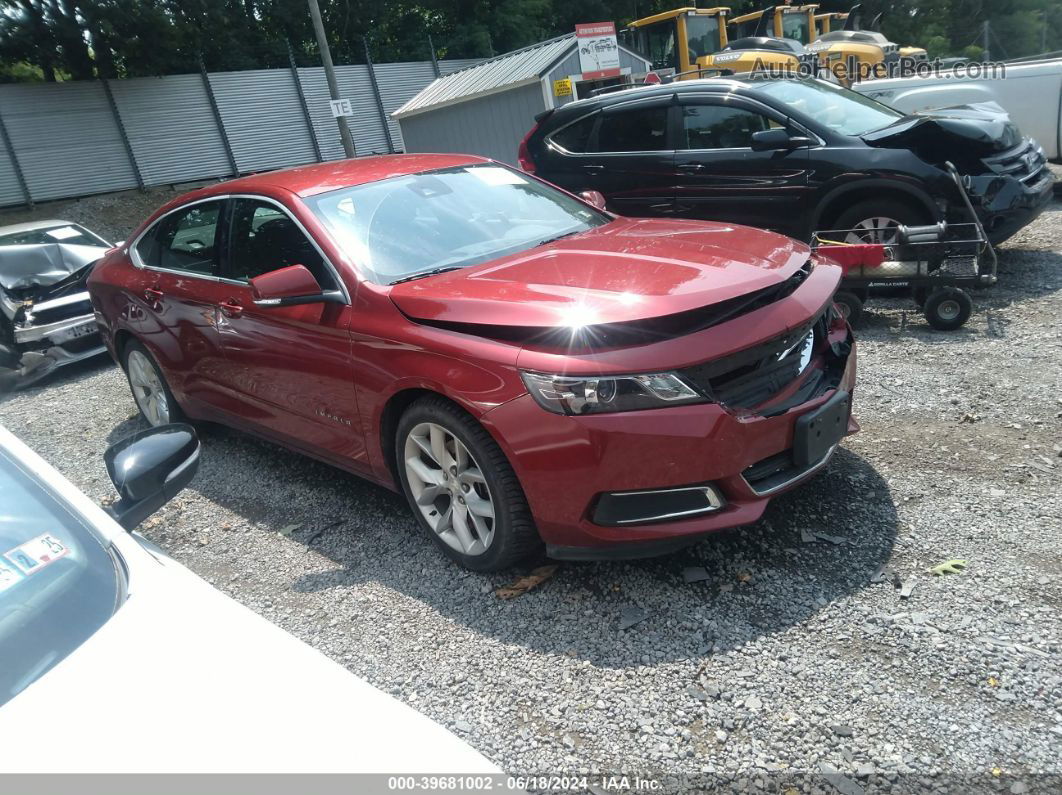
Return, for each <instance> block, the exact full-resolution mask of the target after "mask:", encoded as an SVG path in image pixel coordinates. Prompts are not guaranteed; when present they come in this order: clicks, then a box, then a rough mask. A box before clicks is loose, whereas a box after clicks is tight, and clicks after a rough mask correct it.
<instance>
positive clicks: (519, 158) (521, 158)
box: [509, 122, 538, 174]
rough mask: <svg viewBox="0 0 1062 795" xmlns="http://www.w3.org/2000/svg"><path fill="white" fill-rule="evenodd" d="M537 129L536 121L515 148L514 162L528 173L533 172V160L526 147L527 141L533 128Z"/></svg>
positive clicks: (532, 132) (532, 133) (533, 132)
mask: <svg viewBox="0 0 1062 795" xmlns="http://www.w3.org/2000/svg"><path fill="white" fill-rule="evenodd" d="M537 129H538V122H535V126H534V127H532V128H531V129H530V130H528V131H527V135H525V136H524V140H522V141H521V142H520V148H519V149H517V150H516V162H517V163H519V164H520V168H521V169H523V170H524V171H526V172H527V173H528V174H534V173H535V162H534V161H533V160H532V159H531V153H530V152H529V151H528V149H527V141H528V139H529V138H530V137H531V136H532V135H534V134H535V130H537ZM509 151H512V150H509Z"/></svg>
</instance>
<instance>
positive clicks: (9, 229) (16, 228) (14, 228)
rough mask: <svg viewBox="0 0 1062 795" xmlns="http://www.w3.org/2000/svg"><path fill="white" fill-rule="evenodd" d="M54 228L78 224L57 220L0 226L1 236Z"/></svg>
mask: <svg viewBox="0 0 1062 795" xmlns="http://www.w3.org/2000/svg"><path fill="white" fill-rule="evenodd" d="M53 226H77V224H75V223H74V222H73V221H60V220H58V219H55V218H53V219H52V220H50V221H25V222H23V223H21V224H8V225H7V226H0V235H11V234H14V233H16V232H32V231H33V230H35V229H49V228H51V227H53Z"/></svg>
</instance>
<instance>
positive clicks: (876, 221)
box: [833, 199, 931, 245]
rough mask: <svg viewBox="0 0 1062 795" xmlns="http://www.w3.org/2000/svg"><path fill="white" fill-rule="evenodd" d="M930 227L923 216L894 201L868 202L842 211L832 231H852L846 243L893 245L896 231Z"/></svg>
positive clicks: (922, 213) (913, 209) (869, 200)
mask: <svg viewBox="0 0 1062 795" xmlns="http://www.w3.org/2000/svg"><path fill="white" fill-rule="evenodd" d="M928 223H931V220H930V219H928V218H927V217H926V213H925V212H924V211H922V210H920V209H916V208H913V207H911V206H909V205H907V204H904V203H903V202H899V201H896V200H894V199H868V200H867V201H862V202H859V203H858V204H854V205H852V206H851V207H849V208H848V209H847V210H845V211H844V212H843V213H841V215H840V216H839V217H838V218H837V220H836V221H834V223H833V227H834V228H835V229H851V230H852V231H851V232H849V233H848V234H847V235H846V236H845V238H844V241H843V242H845V243H883V244H885V245H892V244H893V243H895V242H896V227H898V226H900V225H901V224H902V225H904V226H919V225H921V224H928Z"/></svg>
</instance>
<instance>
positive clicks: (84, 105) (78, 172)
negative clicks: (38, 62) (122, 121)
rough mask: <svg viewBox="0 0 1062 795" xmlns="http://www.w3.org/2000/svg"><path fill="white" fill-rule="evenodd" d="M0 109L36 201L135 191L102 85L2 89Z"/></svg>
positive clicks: (28, 86)
mask: <svg viewBox="0 0 1062 795" xmlns="http://www.w3.org/2000/svg"><path fill="white" fill-rule="evenodd" d="M0 105H2V106H3V108H4V124H5V125H6V126H7V132H8V134H9V135H10V136H11V142H12V144H13V145H14V148H15V156H16V157H17V158H18V161H19V163H20V164H21V166H22V173H23V174H24V175H25V177H26V182H27V183H28V185H29V188H30V193H31V194H32V195H33V199H34V200H35V201H46V200H48V199H59V198H64V197H67V196H86V195H88V194H92V193H107V192H109V191H115V190H125V189H127V188H135V187H137V180H136V174H135V173H134V172H133V167H132V165H131V164H130V162H129V154H128V153H127V152H126V150H125V145H124V144H123V143H122V138H121V134H120V132H119V130H118V125H117V123H116V122H115V119H114V114H113V113H112V112H111V106H110V103H109V102H108V101H107V95H106V93H105V92H104V89H103V84H102V83H99V82H95V81H87V80H86V81H80V82H71V83H48V84H43V85H42V84H32V83H28V84H10V85H5V86H0ZM5 193H6V191H5Z"/></svg>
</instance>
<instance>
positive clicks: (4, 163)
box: [0, 136, 26, 207]
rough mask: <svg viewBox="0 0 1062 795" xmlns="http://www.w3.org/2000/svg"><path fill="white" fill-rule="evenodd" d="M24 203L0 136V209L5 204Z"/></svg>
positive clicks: (13, 165)
mask: <svg viewBox="0 0 1062 795" xmlns="http://www.w3.org/2000/svg"><path fill="white" fill-rule="evenodd" d="M24 201H26V197H25V196H24V195H23V193H22V186H21V185H20V184H19V181H18V174H17V173H16V172H15V164H14V163H12V162H11V156H10V155H9V154H8V153H7V146H6V145H5V144H4V141H3V137H2V136H0V207H3V206H4V205H5V204H20V203H22V202H24Z"/></svg>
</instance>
